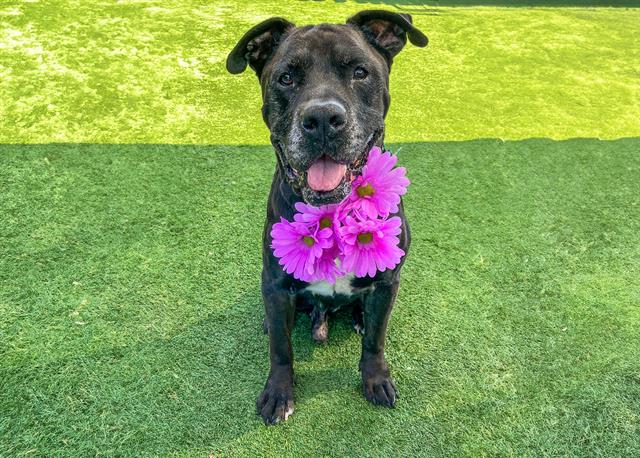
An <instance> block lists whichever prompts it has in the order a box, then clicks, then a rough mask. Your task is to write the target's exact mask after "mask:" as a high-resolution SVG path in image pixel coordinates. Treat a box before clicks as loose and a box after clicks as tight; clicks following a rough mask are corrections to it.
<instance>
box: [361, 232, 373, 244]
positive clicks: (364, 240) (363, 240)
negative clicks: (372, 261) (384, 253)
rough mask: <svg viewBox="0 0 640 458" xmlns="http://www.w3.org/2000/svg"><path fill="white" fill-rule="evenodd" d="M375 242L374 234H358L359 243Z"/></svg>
mask: <svg viewBox="0 0 640 458" xmlns="http://www.w3.org/2000/svg"><path fill="white" fill-rule="evenodd" d="M372 240H373V234H372V233H371V232H362V233H361V234H358V242H360V243H371V241H372Z"/></svg>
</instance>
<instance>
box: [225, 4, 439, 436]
mask: <svg viewBox="0 0 640 458" xmlns="http://www.w3.org/2000/svg"><path fill="white" fill-rule="evenodd" d="M407 39H408V40H409V41H410V42H411V43H412V44H414V45H416V46H419V47H424V46H426V45H427V43H428V39H427V37H426V36H425V35H424V34H423V33H422V32H421V31H419V30H418V29H417V28H415V27H414V26H413V23H412V20H411V16H410V15H408V14H396V13H393V12H390V11H383V10H366V11H362V12H360V13H358V14H356V15H355V16H353V17H351V18H349V19H348V20H347V22H346V24H342V25H337V24H320V25H315V26H305V27H296V26H295V25H294V24H292V23H291V22H289V21H287V20H285V19H283V18H278V17H276V18H271V19H268V20H266V21H264V22H262V23H260V24H258V25H256V26H255V27H253V28H252V29H250V30H249V31H248V32H247V33H246V34H245V35H244V36H243V37H242V38H241V39H240V41H239V42H238V44H237V45H236V46H235V47H234V49H233V50H232V51H231V52H230V54H229V56H228V58H227V62H226V67H227V70H228V71H229V72H230V73H232V74H238V73H242V72H243V71H244V70H245V69H246V68H247V66H250V67H251V68H252V69H253V71H254V72H255V73H256V75H257V77H258V79H259V81H260V86H261V88H262V100H263V106H262V117H263V119H264V122H265V123H266V125H267V127H268V128H269V131H270V139H271V143H272V144H273V147H274V149H275V153H276V159H277V165H276V170H275V173H274V176H273V181H272V183H271V191H270V194H269V200H268V204H267V218H266V224H265V228H264V235H263V243H262V259H263V269H262V297H263V300H264V306H265V314H266V318H265V321H264V325H265V331H266V332H268V335H269V361H270V370H269V375H268V377H267V381H266V384H265V386H264V389H263V391H262V393H261V394H260V395H259V396H258V399H257V403H256V407H257V412H258V414H259V415H260V416H261V417H262V419H263V420H264V422H265V423H266V424H275V423H277V422H279V421H282V420H286V419H287V418H288V417H289V415H290V414H291V413H293V409H294V396H293V351H292V348H291V330H292V327H293V323H294V317H295V313H296V311H301V310H303V311H307V312H310V313H311V319H312V328H313V331H312V332H313V337H314V339H315V340H317V341H320V342H323V341H326V339H327V336H328V326H327V316H328V314H329V313H333V312H335V311H336V310H337V309H339V308H340V307H344V306H352V307H353V317H354V327H355V329H356V331H358V332H361V333H362V334H363V337H362V353H361V357H360V364H359V369H360V372H361V376H362V387H363V392H364V396H365V397H366V399H367V400H369V401H371V402H372V403H374V404H376V405H382V406H387V407H394V406H395V403H396V398H397V390H396V386H395V384H394V382H393V380H392V378H391V375H390V373H389V368H388V366H387V363H386V360H385V357H384V343H385V336H386V331H387V323H388V321H389V316H390V314H391V309H392V307H393V304H394V301H395V299H396V295H397V293H398V286H399V282H400V270H401V268H402V262H401V263H400V264H399V265H398V266H397V267H396V268H395V269H393V270H386V271H384V272H377V273H376V275H375V277H373V278H371V277H363V278H355V277H354V276H353V275H351V274H348V275H345V276H344V277H341V278H339V279H338V280H337V282H336V283H335V284H334V285H331V284H328V283H327V282H314V283H307V282H304V281H300V280H297V279H295V278H294V277H293V276H291V275H289V274H287V273H286V272H285V271H284V270H283V268H282V267H281V266H280V265H279V264H278V259H276V258H275V257H274V255H273V252H272V248H271V242H272V240H271V235H270V232H271V226H272V225H273V224H274V223H276V222H278V221H279V220H280V218H281V217H283V218H285V219H287V220H290V221H291V220H293V215H294V213H295V208H294V205H295V204H296V203H297V202H301V201H304V202H306V203H307V204H311V205H314V206H319V205H324V204H330V203H339V202H340V201H342V200H343V199H344V198H345V197H346V196H348V195H349V193H350V191H351V181H352V180H353V178H354V177H356V176H358V174H360V173H361V171H362V167H363V165H364V163H365V161H366V156H367V154H368V152H369V150H370V149H371V148H372V147H373V146H376V145H377V146H382V143H383V139H384V126H385V123H384V120H385V117H386V114H387V111H388V109H389V104H390V97H389V73H390V70H391V65H392V63H393V59H394V58H395V56H396V55H397V54H398V53H399V52H400V51H401V50H402V48H403V47H404V46H405V44H406V42H407ZM314 165H315V167H313V173H311V172H310V169H311V168H312V166H314ZM396 215H397V216H399V217H400V218H401V220H402V226H401V230H402V233H401V235H400V244H399V247H400V248H401V249H402V250H404V252H405V253H407V252H408V249H409V243H410V234H409V225H408V224H407V221H406V219H405V216H404V210H403V207H402V203H401V205H400V208H399V212H398V213H397V214H396ZM403 261H404V258H403Z"/></svg>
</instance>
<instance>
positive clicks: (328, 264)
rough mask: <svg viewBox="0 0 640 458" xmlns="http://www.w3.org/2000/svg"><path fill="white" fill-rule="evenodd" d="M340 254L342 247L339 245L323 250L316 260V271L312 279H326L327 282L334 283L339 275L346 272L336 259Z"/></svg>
mask: <svg viewBox="0 0 640 458" xmlns="http://www.w3.org/2000/svg"><path fill="white" fill-rule="evenodd" d="M339 255H340V249H339V248H338V246H337V245H335V244H334V245H333V246H332V247H331V248H328V249H326V250H324V251H323V252H322V256H320V257H319V258H318V260H317V262H316V271H315V273H314V275H313V278H312V281H319V280H325V281H326V282H327V283H330V284H332V285H333V284H334V283H335V282H336V278H337V277H341V276H342V275H344V272H343V271H342V270H341V269H340V267H338V265H337V264H336V259H337V258H338V256H339Z"/></svg>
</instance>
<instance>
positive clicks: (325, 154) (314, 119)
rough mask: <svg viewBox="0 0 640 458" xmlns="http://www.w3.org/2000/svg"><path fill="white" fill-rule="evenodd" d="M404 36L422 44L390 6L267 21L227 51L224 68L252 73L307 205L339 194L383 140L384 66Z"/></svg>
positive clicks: (285, 170) (284, 168) (407, 19)
mask: <svg viewBox="0 0 640 458" xmlns="http://www.w3.org/2000/svg"><path fill="white" fill-rule="evenodd" d="M407 37H408V39H409V41H410V42H411V43H413V44H414V45H416V46H421V47H422V46H426V45H427V43H428V40H427V37H426V36H425V35H424V34H422V32H420V31H419V30H418V29H416V28H415V27H414V26H413V25H412V22H411V16H409V15H408V14H396V13H392V12H389V11H362V12H360V13H358V14H356V15H355V16H353V17H351V18H350V19H349V20H348V21H347V24H346V25H334V24H321V25H316V26H307V27H300V28H296V27H295V26H294V25H293V24H292V23H290V22H288V21H286V20H285V19H282V18H272V19H269V20H267V21H264V22H262V23H261V24H258V25H257V26H255V27H254V28H252V29H251V30H249V31H248V32H247V33H246V34H245V35H244V36H243V37H242V38H241V39H240V42H239V43H238V44H237V45H236V47H235V48H234V49H233V51H231V53H230V54H229V57H228V59H227V69H228V70H229V72H231V73H241V72H243V71H244V70H245V69H246V67H247V65H249V66H251V68H252V69H253V70H254V71H255V72H256V74H257V76H258V78H259V80H260V85H261V87H262V100H263V106H262V115H263V118H264V121H265V123H266V124H267V126H268V127H269V129H270V131H271V143H273V146H274V147H275V150H276V154H277V158H278V166H279V167H280V171H281V173H282V174H283V176H284V177H285V179H286V180H287V181H288V182H289V183H290V184H291V186H292V187H293V189H294V190H295V191H296V192H298V193H300V194H301V195H302V198H303V199H304V200H305V201H306V202H307V203H309V204H312V205H321V204H327V203H337V202H340V201H341V200H342V199H344V197H346V196H347V195H348V194H349V192H350V190H351V181H352V180H353V179H354V178H355V177H356V176H357V175H358V174H359V173H360V172H361V170H362V166H363V165H364V161H365V159H366V154H367V153H368V152H369V150H370V149H371V147H372V146H374V145H376V144H378V145H380V144H381V143H382V139H383V135H384V118H385V116H386V114H387V110H388V108H389V71H390V69H391V63H392V61H393V58H394V57H395V56H396V54H398V53H399V52H400V51H401V50H402V48H403V47H404V45H405V44H406V42H407Z"/></svg>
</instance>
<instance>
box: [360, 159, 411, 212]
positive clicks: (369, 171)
mask: <svg viewBox="0 0 640 458" xmlns="http://www.w3.org/2000/svg"><path fill="white" fill-rule="evenodd" d="M396 162H398V156H394V155H392V154H391V153H389V152H385V153H383V152H382V150H381V149H380V148H379V147H377V146H374V147H373V148H371V151H369V156H368V158H367V163H366V165H365V166H364V167H363V169H362V175H360V176H359V177H357V178H356V179H355V180H354V181H353V184H352V188H353V190H352V191H351V195H350V196H349V206H350V207H351V208H352V209H356V210H361V212H362V213H363V214H364V216H366V217H369V218H377V217H378V216H381V217H383V218H386V217H387V216H389V214H390V213H396V212H397V211H398V204H399V203H400V196H402V195H404V194H406V192H407V186H409V183H410V182H409V179H408V178H407V176H406V173H407V171H406V169H405V168H404V167H398V168H395V169H394V166H395V165H396Z"/></svg>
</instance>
